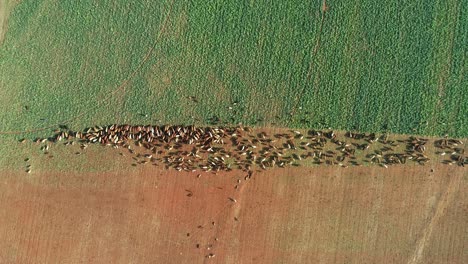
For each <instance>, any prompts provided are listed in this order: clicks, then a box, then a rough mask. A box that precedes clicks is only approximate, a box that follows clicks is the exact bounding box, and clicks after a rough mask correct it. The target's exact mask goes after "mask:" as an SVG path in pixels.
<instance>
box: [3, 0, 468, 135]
mask: <svg viewBox="0 0 468 264" xmlns="http://www.w3.org/2000/svg"><path fill="white" fill-rule="evenodd" d="M467 8H468V5H466V4H463V1H462V0H449V1H441V0H438V1H432V2H431V3H428V1H423V0H412V1H370V0H366V1H361V2H359V3H358V2H354V1H330V2H329V3H328V10H327V11H326V12H325V14H323V12H324V11H323V7H322V1H312V2H310V1H303V0H298V1H177V0H175V1H174V2H172V0H166V1H138V3H126V1H48V0H44V1H39V0H25V1H21V2H20V3H19V4H18V5H17V6H16V8H15V9H14V10H13V13H11V15H10V16H9V21H8V31H7V33H6V35H5V39H4V42H3V44H2V46H1V47H0V103H1V105H2V107H3V110H2V111H0V123H1V129H0V130H2V131H10V130H27V129H34V128H40V127H44V126H47V125H50V124H56V123H60V122H64V121H65V120H70V119H71V120H70V121H68V124H69V126H70V127H71V128H75V129H76V130H80V129H82V128H83V127H86V126H91V125H94V124H110V123H133V124H136V123H143V124H147V123H153V124H160V123H175V124H191V123H195V124H197V125H202V124H209V123H210V122H217V121H220V122H222V123H227V124H237V123H238V122H242V123H244V124H249V125H275V126H288V127H303V128H312V127H314V128H318V129H321V128H324V127H332V128H335V129H353V130H360V131H373V132H379V131H390V132H394V133H408V134H410V133H411V134H426V135H441V134H444V133H449V134H450V135H451V136H458V137H466V136H467V135H468V120H467V119H468V118H467V116H468V92H467V89H468V83H467V79H466V69H467V57H466V55H467V49H466V43H467V36H468V29H467V27H468V26H467V20H466V13H467ZM167 14H168V16H167V17H168V19H167V21H166V20H165V18H166V15H167ZM463 14H465V16H463ZM165 21H166V22H165ZM322 24H323V25H322ZM159 35H160V37H159V38H158V36H159ZM155 41H156V45H155V49H154V50H153V52H152V53H151V56H150V58H149V59H148V60H147V61H146V63H145V64H144V66H143V67H142V68H141V70H140V71H139V72H138V74H136V75H135V77H134V78H132V80H131V81H130V82H129V84H128V85H127V86H124V87H121V88H119V86H120V85H121V84H122V83H123V82H124V80H125V79H127V78H128V76H129V75H131V73H132V72H133V71H134V70H135V69H136V68H137V67H138V65H139V63H140V62H141V61H142V60H143V59H144V57H145V55H146V54H147V53H148V51H149V50H150V49H151V47H152V46H153V44H154V43H155ZM190 96H193V97H190ZM291 113H293V115H291ZM39 134H43V133H36V134H31V136H35V135H39Z"/></svg>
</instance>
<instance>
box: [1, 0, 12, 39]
mask: <svg viewBox="0 0 468 264" xmlns="http://www.w3.org/2000/svg"><path fill="white" fill-rule="evenodd" d="M13 4H14V3H12V2H11V1H10V0H0V45H1V44H2V43H3V39H4V38H5V33H6V30H7V21H8V15H9V13H10V11H11V9H12V5H13Z"/></svg>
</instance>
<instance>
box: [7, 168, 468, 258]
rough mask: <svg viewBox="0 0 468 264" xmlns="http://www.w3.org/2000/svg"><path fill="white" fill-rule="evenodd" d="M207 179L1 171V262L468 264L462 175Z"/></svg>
mask: <svg viewBox="0 0 468 264" xmlns="http://www.w3.org/2000/svg"><path fill="white" fill-rule="evenodd" d="M431 169H434V172H431V171H430V170H431ZM197 174H199V172H191V173H188V172H175V171H174V170H162V169H161V168H160V167H155V166H151V165H150V166H141V167H137V168H135V169H134V170H133V171H132V170H130V171H126V172H122V173H119V172H112V173H111V172H109V173H80V174H72V173H42V172H34V173H31V174H26V173H24V172H2V177H1V185H0V186H1V187H0V237H1V239H0V263H210V262H211V263H468V253H467V252H468V250H466V245H468V235H467V234H468V232H467V224H468V218H467V215H468V197H467V193H468V185H467V181H468V175H467V170H466V169H465V168H462V167H455V166H448V165H442V164H434V165H431V166H419V165H418V166H392V167H390V168H388V169H384V168H381V167H349V168H341V167H336V166H334V167H326V166H324V167H315V168H307V167H300V168H287V169H274V170H273V169H271V170H267V171H264V172H256V173H255V174H254V175H253V177H252V179H250V180H247V181H245V180H244V176H245V172H241V171H238V172H229V173H218V175H214V174H212V173H201V177H200V178H197ZM237 180H241V182H240V183H238V182H237ZM235 185H238V188H237V189H236V188H235ZM190 194H191V195H190ZM229 198H232V199H235V201H236V202H233V201H231V200H230V199H229ZM236 219H237V220H236ZM197 245H198V248H197ZM209 253H212V254H215V256H214V257H213V258H207V257H206V256H207V255H208V254H209Z"/></svg>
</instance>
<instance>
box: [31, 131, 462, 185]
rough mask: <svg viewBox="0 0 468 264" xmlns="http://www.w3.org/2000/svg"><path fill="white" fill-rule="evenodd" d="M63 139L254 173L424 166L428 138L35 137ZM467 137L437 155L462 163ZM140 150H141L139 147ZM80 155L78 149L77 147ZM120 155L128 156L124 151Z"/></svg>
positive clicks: (143, 157)
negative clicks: (309, 166)
mask: <svg viewBox="0 0 468 264" xmlns="http://www.w3.org/2000/svg"><path fill="white" fill-rule="evenodd" d="M63 140H65V141H66V142H65V143H64V144H65V145H74V144H81V145H80V147H81V149H85V148H86V147H87V146H88V145H89V144H92V143H96V144H103V145H109V146H112V147H114V148H123V149H127V150H128V151H129V152H130V153H132V154H133V155H134V157H133V160H134V161H133V163H132V165H133V166H137V165H140V164H146V163H152V164H153V165H156V166H158V165H159V164H164V165H165V166H166V167H167V168H169V167H172V168H174V169H176V170H178V171H182V170H183V171H196V170H198V169H201V170H203V171H214V172H217V171H226V170H227V171H228V170H232V169H241V170H245V171H248V172H249V174H247V176H246V177H250V176H251V172H252V171H253V170H254V169H255V168H261V169H266V168H267V167H286V166H299V165H300V164H301V163H303V162H307V160H309V161H311V163H313V164H328V165H339V166H342V167H348V166H362V165H367V164H378V165H379V166H382V167H385V168H388V166H391V165H395V164H405V163H407V162H409V161H411V162H416V163H418V164H421V165H424V164H425V163H426V162H428V161H429V160H430V158H429V156H428V154H427V153H426V147H427V145H428V144H427V143H428V142H429V140H428V139H424V138H418V137H413V136H410V137H408V138H405V139H398V140H390V139H389V136H388V135H387V134H382V135H380V136H377V135H376V134H374V133H369V134H366V133H353V132H346V133H345V135H344V137H342V139H341V140H340V139H338V137H337V135H336V134H335V133H334V132H333V131H317V130H309V131H308V132H307V133H304V134H303V133H302V132H300V131H287V132H286V133H276V134H273V135H268V134H267V133H266V132H264V131H263V132H254V131H253V130H252V129H251V128H248V127H242V126H238V127H195V126H178V125H176V126H151V125H146V126H141V125H137V126H131V125H116V124H113V125H109V126H96V127H91V128H87V129H85V130H84V131H83V132H74V131H69V130H63V129H62V130H57V131H56V133H55V134H54V136H52V137H50V138H46V139H36V140H35V141H36V142H37V143H45V145H43V146H42V150H43V151H44V153H48V151H49V149H48V148H49V145H48V142H59V141H63ZM462 145H463V142H462V141H460V140H458V139H449V138H443V139H439V140H436V141H434V142H433V149H435V150H436V154H438V155H441V156H445V157H446V158H445V160H443V163H445V164H449V165H459V166H464V165H465V164H468V157H466V156H464V148H463V147H462ZM140 150H142V151H140ZM76 154H79V152H77V153H76ZM120 154H121V155H124V154H123V153H122V152H121V153H120Z"/></svg>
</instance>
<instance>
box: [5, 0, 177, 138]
mask: <svg viewBox="0 0 468 264" xmlns="http://www.w3.org/2000/svg"><path fill="white" fill-rule="evenodd" d="M174 3H175V0H172V1H171V4H170V6H169V9H168V12H167V13H166V16H165V17H164V20H163V21H162V24H161V28H160V30H159V32H158V35H157V37H156V39H155V41H154V42H153V44H152V45H151V47H150V49H149V50H148V52H146V54H145V56H144V57H143V59H142V60H141V62H140V63H139V64H138V66H137V67H136V68H135V69H134V70H133V71H132V72H131V73H130V74H129V75H128V76H127V78H125V79H124V80H123V81H122V82H121V83H120V85H119V86H118V87H117V88H116V89H115V90H113V91H112V92H110V94H109V96H108V97H106V98H104V99H103V100H102V101H100V102H98V103H97V104H96V106H95V107H94V109H97V108H100V107H102V106H105V105H108V104H109V103H110V99H111V98H112V96H114V95H115V93H117V92H118V91H121V90H123V89H125V88H126V87H127V86H128V84H129V83H130V82H131V81H132V79H133V78H135V76H136V75H137V74H138V73H140V71H141V69H142V68H143V66H144V65H145V64H146V62H147V61H148V59H149V58H150V56H151V55H152V54H153V52H154V50H155V49H156V45H157V44H158V43H159V41H160V39H161V37H162V35H163V33H164V32H165V30H166V28H167V24H168V21H169V17H170V14H171V13H172V9H173V7H174ZM85 113H86V112H82V113H79V114H77V115H75V116H74V117H72V118H70V119H66V120H63V121H62V122H59V123H55V124H51V125H47V126H45V127H40V128H33V129H28V130H16V131H14V130H13V131H0V135H18V134H28V133H34V132H39V131H44V130H47V129H51V128H56V127H58V126H59V125H61V124H64V123H69V122H71V121H73V120H76V119H77V118H79V117H81V116H83V115H84V114H85Z"/></svg>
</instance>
